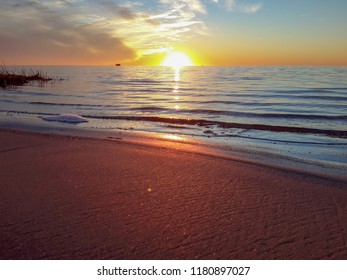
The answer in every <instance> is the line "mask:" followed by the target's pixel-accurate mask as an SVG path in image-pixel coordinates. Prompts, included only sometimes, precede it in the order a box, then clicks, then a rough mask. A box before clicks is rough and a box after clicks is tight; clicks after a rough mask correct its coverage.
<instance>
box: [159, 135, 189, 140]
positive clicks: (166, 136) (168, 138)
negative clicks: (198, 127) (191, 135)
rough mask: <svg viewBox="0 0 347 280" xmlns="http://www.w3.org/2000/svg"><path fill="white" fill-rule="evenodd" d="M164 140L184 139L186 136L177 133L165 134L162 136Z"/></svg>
mask: <svg viewBox="0 0 347 280" xmlns="http://www.w3.org/2000/svg"><path fill="white" fill-rule="evenodd" d="M162 137H163V138H164V139H166V140H173V141H185V140H186V138H184V137H181V136H178V135H173V134H165V135H163V136H162Z"/></svg>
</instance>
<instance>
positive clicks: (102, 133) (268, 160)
mask: <svg viewBox="0 0 347 280" xmlns="http://www.w3.org/2000/svg"><path fill="white" fill-rule="evenodd" d="M40 122H41V119H37V120H36V121H33V119H28V120H27V121H26V122H24V120H23V119H21V120H20V121H19V122H18V123H16V122H14V123H8V124H5V123H0V131H14V132H16V131H17V132H23V133H29V134H30V133H34V134H40V135H52V136H54V135H57V136H62V137H76V138H81V139H98V140H107V141H121V142H124V143H130V144H138V145H144V146H149V147H152V146H153V147H161V148H175V149H178V150H181V151H185V152H190V153H197V154H201V155H207V156H212V157H219V158H221V159H227V160H232V161H237V162H243V163H249V164H255V165H260V166H264V167H268V168H273V169H277V170H282V171H284V172H293V173H298V174H304V175H310V176H315V177H319V178H323V179H328V180H333V181H338V182H344V183H347V175H346V174H347V173H346V172H347V165H345V164H344V163H342V162H331V161H329V160H328V161H325V160H317V159H315V158H310V155H309V154H311V152H309V153H307V152H306V154H307V156H308V158H304V157H303V156H304V154H300V156H299V157H298V155H296V156H295V155H290V154H289V153H288V152H289V150H288V152H283V150H282V151H281V149H278V150H271V151H270V150H269V151H267V149H268V148H266V146H264V147H265V149H264V147H262V145H260V146H259V145H257V143H256V142H252V141H253V140H251V141H250V142H249V143H248V144H247V142H245V143H246V144H244V142H242V144H241V143H237V142H234V143H223V142H216V141H215V140H214V141H213V140H212V141H208V140H210V138H208V140H207V139H206V140H205V139H201V138H199V137H192V136H191V135H188V134H184V133H183V134H172V133H165V132H157V131H147V130H137V129H126V128H124V129H92V128H85V127H78V126H75V125H74V124H68V123H62V122H51V121H50V122H47V121H43V122H41V123H40ZM243 140H244V141H245V140H247V139H243ZM169 143H171V144H169ZM249 144H250V145H249ZM287 144H291V143H290V141H289V142H288V143H287ZM298 144H299V143H298ZM299 145H300V144H299ZM275 146H276V145H275ZM280 146H281V145H277V147H280ZM342 146H344V144H341V147H342ZM273 148H274V145H272V147H271V149H273ZM306 149H307V148H306ZM312 152H313V151H312Z"/></svg>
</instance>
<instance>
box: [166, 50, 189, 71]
mask: <svg viewBox="0 0 347 280" xmlns="http://www.w3.org/2000/svg"><path fill="white" fill-rule="evenodd" d="M161 65H163V66H171V67H174V68H176V69H178V68H181V67H183V66H193V65H194V63H193V62H192V60H191V59H190V58H189V56H188V55H186V54H185V53H183V52H173V53H170V54H168V55H167V56H166V57H165V59H164V60H163V62H162V64H161Z"/></svg>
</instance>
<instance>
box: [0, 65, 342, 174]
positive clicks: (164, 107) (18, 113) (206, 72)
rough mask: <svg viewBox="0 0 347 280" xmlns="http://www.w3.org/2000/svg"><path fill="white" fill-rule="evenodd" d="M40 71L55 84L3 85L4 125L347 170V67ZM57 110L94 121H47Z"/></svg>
mask: <svg viewBox="0 0 347 280" xmlns="http://www.w3.org/2000/svg"><path fill="white" fill-rule="evenodd" d="M31 68H32V69H38V70H42V71H43V72H46V73H47V75H48V76H50V77H52V78H55V80H54V81H53V82H48V83H47V84H46V85H45V86H43V87H42V86H39V85H36V84H32V85H28V86H24V87H18V88H16V89H13V90H4V89H2V90H1V95H0V111H1V115H0V116H1V123H2V126H4V125H5V124H17V125H18V124H19V123H21V122H22V123H25V122H28V120H29V122H31V123H32V124H34V123H35V125H36V126H42V127H49V126H52V127H53V126H54V127H57V126H59V125H60V126H61V128H62V129H63V128H67V127H69V128H79V129H81V128H83V129H92V130H94V131H95V130H96V131H98V130H99V131H106V130H107V131H111V132H114V133H117V132H119V131H124V130H131V131H135V132H136V131H144V132H153V133H163V134H170V135H174V136H177V139H179V137H182V138H185V139H186V138H188V139H189V138H196V139H203V140H204V141H205V142H207V143H213V144H215V143H217V144H220V145H222V146H224V147H229V148H230V149H234V150H235V151H241V150H243V149H245V150H247V151H248V152H249V153H254V154H257V155H259V154H261V153H264V154H267V155H269V154H271V153H273V154H276V155H280V156H284V157H287V158H295V159H296V160H301V161H310V164H316V165H333V167H334V169H341V170H342V173H343V172H345V171H346V165H347V152H346V150H347V67H184V68H181V69H180V70H175V69H173V68H171V67H62V66H59V67H58V66H50V67H47V66H44V67H31ZM56 114H76V115H80V116H83V117H85V118H87V119H88V122H85V123H80V124H77V125H76V124H66V123H54V124H53V122H47V121H45V120H44V119H42V117H44V116H54V115H56ZM268 158H269V156H268Z"/></svg>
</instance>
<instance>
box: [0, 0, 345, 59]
mask: <svg viewBox="0 0 347 280" xmlns="http://www.w3.org/2000/svg"><path fill="white" fill-rule="evenodd" d="M346 11H347V1H341V0H331V1H325V0H315V1H312V0H300V1H299V0H292V1H277V0H267V1H265V0H260V1H258V0H249V1H245V0H223V1H222V0H206V1H201V0H188V1H183V0H171V1H169V0H156V1H154V0H149V1H143V2H129V1H112V0H103V1H96V0H88V1H62V0H52V1H43V0H38V1H35V2H34V1H26V0H14V1H9V0H4V1H1V2H0V41H1V44H0V56H1V57H0V58H1V60H2V61H3V62H4V63H5V64H6V65H12V64H17V65H25V64H30V65H113V64H114V63H122V64H123V65H160V64H161V63H162V61H163V59H164V58H165V57H166V56H167V55H168V54H170V53H172V52H173V51H182V52H185V53H186V54H188V55H189V56H190V57H191V59H192V61H194V63H195V64H196V65H202V64H203V65H347V52H346V51H345V50H346V49H347V34H346V26H347V18H346V16H345V14H346Z"/></svg>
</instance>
